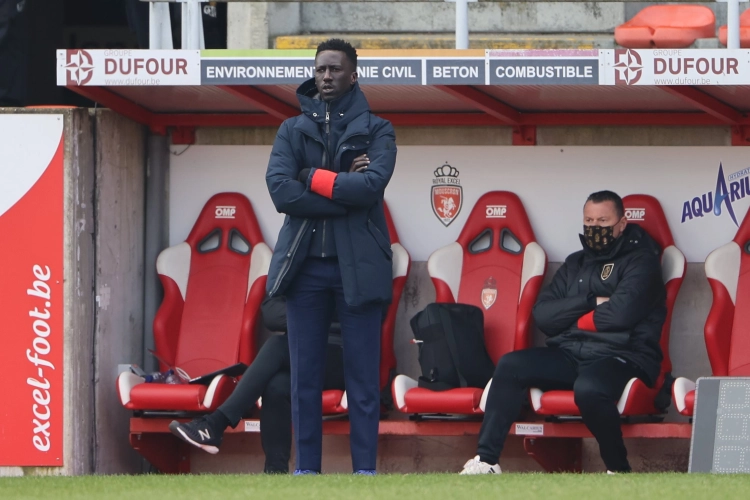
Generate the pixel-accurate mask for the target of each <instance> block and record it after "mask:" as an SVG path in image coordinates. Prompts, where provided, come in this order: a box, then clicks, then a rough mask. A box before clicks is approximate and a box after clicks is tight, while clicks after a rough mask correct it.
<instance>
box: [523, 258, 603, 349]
mask: <svg viewBox="0 0 750 500" xmlns="http://www.w3.org/2000/svg"><path fill="white" fill-rule="evenodd" d="M567 267H568V264H567V263H565V264H563V265H562V266H561V267H560V269H558V270H557V272H556V273H555V276H554V278H552V282H550V284H549V285H547V286H546V287H545V288H544V290H542V292H541V293H540V294H539V298H538V299H537V301H536V304H535V305H534V309H533V315H534V322H535V324H536V326H537V327H538V328H539V329H540V330H541V331H542V332H543V333H544V334H545V335H547V336H549V337H553V336H555V335H559V334H561V333H563V332H564V331H565V330H567V329H568V328H570V327H571V326H572V325H573V324H575V323H576V321H578V318H580V317H581V316H582V315H584V314H586V313H588V312H589V311H591V310H592V309H593V308H594V307H595V306H596V297H594V296H593V295H590V294H589V295H583V294H581V295H575V296H572V297H566V293H567V289H568V284H567V275H568V271H567Z"/></svg>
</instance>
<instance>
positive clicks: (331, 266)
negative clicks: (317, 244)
mask: <svg viewBox="0 0 750 500" xmlns="http://www.w3.org/2000/svg"><path fill="white" fill-rule="evenodd" d="M286 300H287V302H286V306H287V326H288V329H289V354H290V358H291V376H292V426H293V429H294V444H295V449H296V467H295V468H296V469H297V470H314V471H320V469H321V455H322V450H321V448H322V440H323V432H322V431H323V429H322V427H323V417H322V392H323V382H324V363H325V354H326V344H327V339H328V332H329V329H330V327H331V319H332V316H333V312H334V308H335V310H336V311H337V312H338V317H339V321H340V323H341V337H342V341H343V344H344V381H345V384H346V396H347V401H348V405H349V421H350V423H351V430H350V434H349V439H350V446H351V454H352V466H353V469H354V470H355V471H357V470H363V469H364V470H375V465H376V461H377V448H378V425H379V419H380V387H379V385H380V380H379V369H380V324H381V309H382V308H381V305H379V304H371V305H366V306H359V307H350V306H349V305H348V304H347V303H346V301H345V300H344V289H343V286H342V283H341V272H340V270H339V263H338V260H337V259H335V258H333V259H331V258H328V259H323V258H308V259H307V260H306V261H305V263H304V265H303V266H302V269H301V270H300V271H299V273H298V275H297V276H295V278H294V280H293V281H292V283H291V284H290V286H289V289H288V290H287V292H286Z"/></svg>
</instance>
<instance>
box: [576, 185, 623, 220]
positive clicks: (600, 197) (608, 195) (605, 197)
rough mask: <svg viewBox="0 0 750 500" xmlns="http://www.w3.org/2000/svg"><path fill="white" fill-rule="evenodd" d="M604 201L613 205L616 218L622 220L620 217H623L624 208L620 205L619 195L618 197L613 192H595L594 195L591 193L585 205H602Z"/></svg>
mask: <svg viewBox="0 0 750 500" xmlns="http://www.w3.org/2000/svg"><path fill="white" fill-rule="evenodd" d="M605 201H611V202H612V203H614V204H615V212H617V218H618V219H622V217H623V216H624V215H625V207H624V206H623V204H622V198H620V195H618V194H617V193H615V192H614V191H597V192H596V193H591V194H590V195H589V197H588V198H586V203H588V202H592V203H603V202H605ZM584 205H585V203H584Z"/></svg>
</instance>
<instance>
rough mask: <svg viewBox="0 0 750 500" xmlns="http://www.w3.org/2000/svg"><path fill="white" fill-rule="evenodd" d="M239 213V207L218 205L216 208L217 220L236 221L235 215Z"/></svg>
mask: <svg viewBox="0 0 750 500" xmlns="http://www.w3.org/2000/svg"><path fill="white" fill-rule="evenodd" d="M236 211H237V207H233V206H228V205H217V206H216V212H214V213H215V215H216V218H217V219H234V213H235V212H236Z"/></svg>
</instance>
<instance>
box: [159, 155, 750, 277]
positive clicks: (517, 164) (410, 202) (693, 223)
mask: <svg viewBox="0 0 750 500" xmlns="http://www.w3.org/2000/svg"><path fill="white" fill-rule="evenodd" d="M184 149H185V147H184V146H175V147H174V148H173V149H172V151H173V156H172V162H171V167H170V168H171V170H170V187H169V192H170V238H169V241H170V244H176V243H178V242H181V241H183V240H184V239H185V237H186V236H187V234H188V233H189V231H190V229H191V227H192V224H193V223H194V221H195V219H196V218H197V216H198V214H199V212H200V210H201V208H202V207H203V204H204V203H205V202H206V200H208V198H209V197H210V196H211V195H213V194H215V193H217V192H220V191H239V192H241V193H244V194H245V195H247V196H248V198H250V200H251V202H252V203H253V207H254V208H255V210H256V214H257V216H258V218H259V220H260V225H261V229H262V231H263V234H264V236H265V238H266V240H267V241H268V243H269V244H270V245H271V246H273V245H274V244H275V242H276V235H277V231H278V228H279V227H280V226H281V223H282V221H283V217H282V216H281V215H280V214H278V213H276V211H275V209H274V207H273V205H272V204H271V200H270V197H269V195H268V191H267V189H266V184H265V177H264V175H265V169H266V166H267V164H268V157H269V154H270V150H271V148H270V146H191V147H190V148H188V149H187V150H185V151H184V153H182V154H180V155H179V156H176V155H175V153H179V152H180V151H183V150H184ZM444 162H448V163H449V164H451V165H452V166H453V167H455V168H457V169H458V170H459V172H460V175H459V179H460V182H461V185H462V187H463V196H464V202H463V208H462V209H461V212H460V214H459V215H458V217H457V218H456V220H455V221H454V222H453V223H452V224H451V225H450V226H448V227H444V226H443V224H442V223H441V222H440V221H439V220H438V219H437V217H436V216H435V215H434V213H433V211H432V207H431V201H430V200H431V196H430V189H431V186H432V179H433V178H434V175H433V172H434V170H435V169H436V168H437V167H440V166H441V165H443V163H444ZM719 163H722V164H723V169H724V174H725V178H726V177H728V176H730V175H731V174H732V173H733V172H737V171H740V170H742V169H745V168H747V167H748V166H750V157H748V155H747V152H746V150H745V149H744V148H732V147H613V146H590V147H586V146H575V147H555V146H537V147H530V148H528V147H517V146H516V147H513V146H401V147H400V148H399V152H398V163H397V167H396V172H395V174H394V176H393V179H392V180H391V183H390V184H389V186H388V190H387V191H386V201H387V202H388V204H389V206H390V208H391V211H392V213H393V217H394V220H395V224H396V229H397V230H398V232H399V235H400V237H401V241H402V243H403V245H404V247H405V248H406V249H407V250H408V251H409V252H410V254H411V256H412V259H413V260H415V261H424V260H427V257H428V256H429V254H430V253H431V252H432V251H434V250H435V249H437V248H439V247H441V246H443V245H446V244H448V243H450V242H452V241H454V240H455V239H456V237H457V236H458V233H459V232H460V230H461V227H462V226H463V224H464V222H465V221H466V218H467V217H468V215H469V213H470V211H471V208H472V207H473V205H474V203H475V202H476V200H477V199H478V198H479V197H480V196H481V195H482V194H484V193H485V192H487V191H491V190H498V189H504V190H510V191H514V192H515V193H517V194H518V195H519V196H520V197H521V200H522V201H523V203H524V205H525V207H526V210H527V212H528V214H529V217H530V220H531V224H532V226H533V227H534V230H535V233H536V236H537V239H538V241H539V243H540V244H541V245H542V247H543V248H544V249H545V250H546V251H547V254H548V256H549V260H550V262H561V261H562V260H563V259H564V258H565V256H566V255H568V254H569V253H571V252H572V251H574V250H577V249H578V248H579V247H580V242H579V241H578V236H577V235H578V233H579V232H580V231H581V224H582V221H581V209H582V206H583V202H584V201H585V199H586V197H587V196H588V194H590V193H591V192H593V191H597V190H600V189H611V190H613V191H616V192H617V193H619V194H620V195H622V196H624V195H626V194H631V193H643V194H650V195H653V196H655V197H656V198H657V199H659V201H660V202H661V204H662V206H663V207H664V211H665V213H666V215H667V218H668V220H669V224H670V226H671V228H672V232H673V234H674V237H675V242H676V244H677V246H678V247H679V248H680V249H682V251H683V252H684V253H685V255H686V256H687V258H688V261H689V262H703V261H704V260H705V257H706V255H707V254H708V253H709V252H710V251H711V250H713V249H714V248H716V247H718V246H720V245H722V244H723V243H725V242H727V241H729V240H731V239H732V238H733V237H734V234H735V232H736V230H737V226H736V225H735V224H734V222H732V220H731V218H730V217H729V215H728V214H727V210H726V208H725V206H723V210H722V214H721V215H720V216H715V215H713V213H710V214H708V215H706V216H703V217H701V218H693V219H692V220H689V219H688V220H686V221H685V222H684V223H683V222H682V215H683V206H684V203H685V202H686V201H689V200H692V199H693V198H694V197H696V196H698V197H700V196H701V195H703V194H705V193H708V192H711V193H712V196H713V194H714V192H715V189H716V182H717V174H718V169H719ZM726 184H727V187H728V188H729V186H730V183H729V182H727V183H726ZM749 194H750V193H749ZM732 206H733V209H734V212H735V215H736V217H737V221H738V222H741V221H742V217H743V216H744V214H745V212H746V211H747V209H748V206H750V196H746V197H744V198H741V199H738V200H737V201H735V202H733V203H732Z"/></svg>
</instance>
